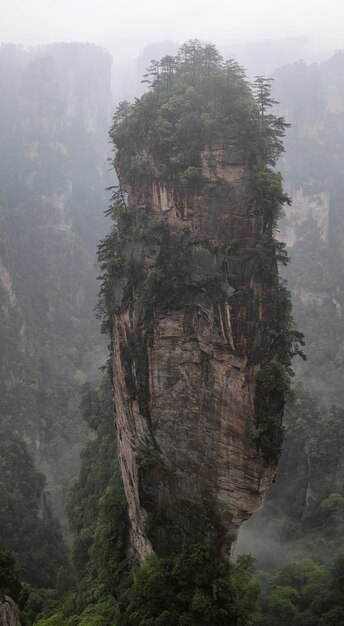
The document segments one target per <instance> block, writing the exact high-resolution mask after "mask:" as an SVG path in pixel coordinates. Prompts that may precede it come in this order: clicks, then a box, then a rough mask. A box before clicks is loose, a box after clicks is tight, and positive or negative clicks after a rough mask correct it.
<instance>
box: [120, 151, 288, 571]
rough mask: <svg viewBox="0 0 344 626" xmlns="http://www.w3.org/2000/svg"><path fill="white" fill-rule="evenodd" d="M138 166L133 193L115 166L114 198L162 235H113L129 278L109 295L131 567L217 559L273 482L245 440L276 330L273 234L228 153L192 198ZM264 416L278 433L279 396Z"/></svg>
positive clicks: (215, 159)
mask: <svg viewBox="0 0 344 626" xmlns="http://www.w3.org/2000/svg"><path fill="white" fill-rule="evenodd" d="M140 157H141V159H142V160H143V161H144V160H146V161H149V164H150V168H151V171H152V172H154V176H153V177H152V179H151V181H150V183H149V185H148V186H147V187H146V189H145V191H144V192H142V188H141V187H140V188H139V187H137V188H136V187H135V185H132V184H130V183H129V182H128V180H126V175H125V171H124V169H123V167H122V164H121V161H120V158H119V159H118V163H117V166H118V172H119V178H120V181H121V185H122V190H123V191H125V192H126V193H127V197H128V205H129V211H130V207H136V211H137V212H138V214H139V212H140V211H142V213H143V212H144V211H146V212H147V211H148V219H149V220H150V222H149V223H150V224H152V223H153V224H155V228H156V230H157V231H159V228H160V230H161V231H162V233H163V234H162V235H161V234H160V235H159V236H156V237H155V239H154V238H153V239H152V238H151V239H150V240H149V237H148V236H147V237H146V238H145V237H144V236H143V237H141V240H140V238H136V239H135V234H134V230H135V229H134V227H133V226H131V227H129V228H128V229H127V236H123V232H122V236H123V239H122V244H121V245H122V254H123V256H124V258H125V259H126V264H127V267H128V266H131V267H133V266H135V268H136V272H137V274H138V277H136V278H135V277H134V278H133V276H131V277H130V272H127V273H126V275H125V276H122V277H121V278H120V279H119V280H117V281H115V283H114V284H113V291H112V297H113V311H114V315H113V322H112V336H113V354H114V356H113V372H114V396H115V406H116V415H117V432H118V448H119V457H120V463H121V469H122V476H123V481H124V487H125V492H126V495H127V499H128V504H129V517H130V524H131V538H132V544H133V546H134V549H135V551H136V553H137V554H138V556H139V558H140V559H142V558H143V557H144V556H145V555H147V554H149V553H150V552H152V551H157V552H158V553H160V554H161V553H162V554H164V553H168V552H170V551H171V550H173V549H177V548H178V547H179V546H180V545H182V544H183V543H187V542H190V541H192V542H197V541H205V542H206V543H207V544H209V545H210V546H211V547H212V549H213V550H214V551H215V553H217V554H219V555H222V556H223V555H227V554H228V553H229V552H230V549H231V546H232V544H233V542H234V540H235V538H236V535H237V531H238V528H239V527H240V524H241V523H242V521H243V520H245V519H247V518H248V517H249V516H250V515H251V513H252V512H253V511H255V510H256V509H257V508H259V507H260V505H261V504H262V502H263V500H264V497H265V494H266V491H267V489H268V488H269V486H270V485H271V483H272V481H273V480H274V477H275V472H276V462H275V460H271V459H270V460H269V459H268V458H267V457H266V455H264V454H263V453H262V451H261V449H260V448H259V446H257V445H256V442H255V441H254V433H255V432H256V430H257V419H258V417H257V413H258V412H259V409H257V406H258V405H259V400H258V398H257V374H258V372H259V371H260V368H261V366H262V364H264V363H265V362H266V360H267V359H268V358H271V344H272V335H273V332H274V330H276V329H275V325H276V322H275V315H276V305H275V304H274V301H275V298H274V294H275V288H276V285H275V284H274V281H273V280H272V276H273V275H274V276H275V275H276V261H275V256H274V252H273V249H272V239H271V223H270V222H269V220H267V219H266V214H265V212H264V208H263V207H262V206H260V205H259V202H258V201H257V199H256V192H255V185H254V178H253V175H252V172H251V171H250V169H249V167H248V165H247V164H246V163H245V160H244V159H243V157H242V155H241V154H240V150H239V148H238V146H237V145H235V144H233V143H232V144H231V145H224V143H223V142H221V141H216V142H215V144H214V145H213V147H212V148H208V149H207V150H204V151H203V152H202V155H201V163H202V184H201V186H200V188H199V189H198V190H197V191H192V190H188V191H185V190H181V189H180V187H178V185H174V184H173V181H169V182H167V183H166V182H163V180H162V179H163V173H162V170H161V168H160V166H159V163H157V162H155V161H154V159H153V157H152V155H151V154H149V151H148V150H147V151H146V150H145V151H144V152H143V153H142V154H141V155H140ZM141 230H142V229H141ZM135 232H137V225H136V231H135ZM164 233H165V234H164ZM262 258H264V262H263V261H262ZM181 259H182V260H181ZM140 272H141V273H140ZM169 272H170V274H169ZM157 277H158V280H157V282H155V283H154V279H157ZM178 281H179V282H178ZM152 283H153V287H154V285H155V288H152ZM177 283H178V284H177ZM173 290H174V291H175V293H174V295H173V293H172V292H173ZM265 400H266V399H265ZM271 410H272V411H273V410H275V414H276V419H277V421H280V419H281V413H282V410H283V398H282V395H281V394H277V398H276V395H275V398H274V406H273V407H272V408H271Z"/></svg>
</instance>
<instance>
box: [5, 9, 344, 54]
mask: <svg viewBox="0 0 344 626" xmlns="http://www.w3.org/2000/svg"><path fill="white" fill-rule="evenodd" d="M343 16H344V6H343V2H342V0H327V1H326V2H325V1H324V0H277V1H276V0H259V1H257V0H243V1H242V2H237V1H236V0H235V1H233V0H216V1H215V2H212V3H209V2H208V1H206V0H197V2H196V0H186V1H185V0H175V1H174V2H173V3H172V2H170V3H167V2H161V0H148V1H146V2H139V1H138V0H129V1H127V2H122V3H119V2H113V1H112V0H98V2H91V1H90V0H86V1H85V0H72V1H70V0H69V1H67V0H30V2H27V1H26V0H12V1H11V2H9V1H8V0H7V1H6V0H2V6H1V23H0V41H2V42H12V43H17V44H19V43H20V44H23V45H24V46H31V45H37V44H44V43H49V42H52V41H89V42H94V43H97V44H100V45H102V46H104V47H106V48H107V49H108V50H109V51H110V52H111V54H112V55H113V56H114V58H115V60H116V59H119V58H121V57H123V56H126V55H129V56H137V55H138V54H139V53H140V51H141V50H142V49H143V48H144V47H145V46H146V45H147V44H148V43H150V42H152V41H162V40H165V39H170V40H172V41H177V42H182V41H184V40H187V39H190V38H199V39H202V40H207V41H212V42H214V43H215V44H216V45H217V46H219V47H220V48H222V47H228V46H229V47H230V46H237V45H239V44H247V43H250V42H255V41H263V40H275V39H280V38H289V37H293V38H295V37H301V36H302V37H306V38H307V46H306V47H307V49H309V48H310V47H311V48H312V49H313V52H314V51H315V50H317V51H318V52H319V51H321V52H322V53H324V54H325V53H326V51H327V50H328V51H330V52H332V51H333V50H334V49H338V48H342V47H343V46H344V43H343V31H342V19H343ZM306 56H307V54H306Z"/></svg>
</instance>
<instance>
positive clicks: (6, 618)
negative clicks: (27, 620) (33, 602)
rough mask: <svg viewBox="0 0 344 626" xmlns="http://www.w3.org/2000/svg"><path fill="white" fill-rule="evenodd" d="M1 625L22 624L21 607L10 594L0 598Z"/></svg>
mask: <svg viewBox="0 0 344 626" xmlns="http://www.w3.org/2000/svg"><path fill="white" fill-rule="evenodd" d="M0 626H20V615H19V609H18V607H17V605H16V604H15V602H13V600H12V599H11V598H10V597H9V596H5V598H4V601H1V600H0Z"/></svg>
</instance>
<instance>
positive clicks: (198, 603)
mask: <svg viewBox="0 0 344 626" xmlns="http://www.w3.org/2000/svg"><path fill="white" fill-rule="evenodd" d="M250 578H251V564H250V563H247V562H245V561H243V562H241V563H238V564H237V565H230V564H229V563H223V562H222V563H218V562H217V561H216V560H215V559H214V556H213V555H211V554H210V553H209V551H208V549H207V548H206V547H205V546H202V545H193V546H189V547H186V548H184V549H183V550H181V552H180V553H177V554H174V555H172V556H171V557H169V558H165V559H162V558H158V557H157V556H151V557H148V558H147V559H146V560H145V562H144V564H143V565H142V566H141V568H140V569H139V570H138V571H137V572H136V574H135V576H134V582H133V585H132V587H131V588H130V590H129V592H128V594H127V595H126V597H125V600H126V603H127V606H126V608H125V609H124V612H123V615H122V616H121V618H120V619H119V624H120V625H121V624H123V626H131V625H132V626H144V625H148V624H151V625H152V626H153V625H166V626H167V625H170V626H178V625H180V626H194V625H196V624H197V625H199V626H202V625H206V624H209V625H213V624H217V625H218V626H221V625H229V624H231V625H233V626H234V625H235V624H236V625H239V624H240V625H242V626H244V625H247V626H248V625H249V624H253V623H254V619H255V617H256V615H257V612H258V596H259V589H258V587H257V586H256V585H255V584H253V583H252V582H250Z"/></svg>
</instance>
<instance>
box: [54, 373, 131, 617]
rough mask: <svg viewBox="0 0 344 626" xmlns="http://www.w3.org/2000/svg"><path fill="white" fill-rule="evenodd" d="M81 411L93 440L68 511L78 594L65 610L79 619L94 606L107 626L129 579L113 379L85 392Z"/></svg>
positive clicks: (124, 500) (126, 527) (70, 499)
mask: <svg viewBox="0 0 344 626" xmlns="http://www.w3.org/2000/svg"><path fill="white" fill-rule="evenodd" d="M81 411H82V414H83V416H84V419H85V420H86V422H87V424H88V425H89V427H90V428H92V431H93V437H92V438H91V440H90V441H89V443H88V445H87V447H86V448H85V450H84V451H83V453H82V464H81V471H80V476H79V478H78V480H77V481H76V482H75V484H74V486H73V488H72V490H71V492H70V495H69V500H68V506H67V510H68V515H69V519H70V523H71V528H72V530H73V531H74V544H73V564H74V568H75V574H76V590H75V593H74V596H73V598H72V603H71V605H70V606H69V608H68V607H65V610H67V608H68V611H69V615H72V614H73V613H77V614H78V615H80V614H81V613H82V612H83V611H85V610H86V609H87V610H88V611H91V612H92V607H94V612H95V616H94V620H96V619H99V620H100V619H104V620H105V622H104V623H105V624H108V623H111V620H112V618H113V614H114V611H115V603H114V598H115V597H116V595H117V593H119V589H120V588H121V586H122V585H125V584H126V580H127V577H128V566H127V563H126V544H127V532H128V523H127V504H126V499H125V496H124V492H123V487H122V484H121V480H120V473H119V467H118V461H117V454H116V445H115V430H114V414H113V404H112V394H111V385H110V381H109V377H108V375H106V376H105V377H104V380H103V382H102V384H101V386H100V387H99V388H98V389H93V388H92V387H91V386H90V385H87V386H85V387H84V390H83V395H82V401H81ZM87 619H88V618H87ZM89 619H90V624H91V623H92V624H93V622H91V617H89ZM92 619H93V617H92ZM106 619H108V620H109V621H108V622H107V621H106ZM85 620H86V616H85ZM86 623H87V622H86V621H85V624H86ZM96 623H97V622H96V621H94V624H96ZM99 623H102V622H101V621H100V622H99Z"/></svg>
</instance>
